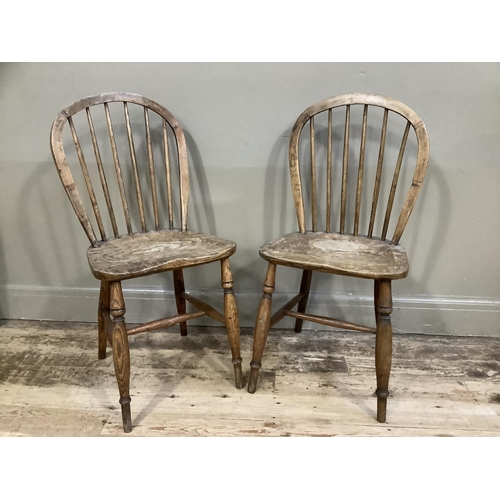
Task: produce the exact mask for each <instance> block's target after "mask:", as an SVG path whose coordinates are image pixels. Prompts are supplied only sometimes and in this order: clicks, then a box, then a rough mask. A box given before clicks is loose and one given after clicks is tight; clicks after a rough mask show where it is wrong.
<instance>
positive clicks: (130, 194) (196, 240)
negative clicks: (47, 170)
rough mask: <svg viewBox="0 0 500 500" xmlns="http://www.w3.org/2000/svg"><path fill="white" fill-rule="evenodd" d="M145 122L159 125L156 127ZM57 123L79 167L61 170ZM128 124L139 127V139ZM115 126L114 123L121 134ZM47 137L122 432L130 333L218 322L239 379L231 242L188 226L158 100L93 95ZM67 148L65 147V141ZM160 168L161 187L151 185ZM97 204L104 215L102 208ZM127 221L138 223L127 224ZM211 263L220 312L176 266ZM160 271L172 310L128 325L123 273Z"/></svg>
mask: <svg viewBox="0 0 500 500" xmlns="http://www.w3.org/2000/svg"><path fill="white" fill-rule="evenodd" d="M91 108H92V114H91ZM99 108H100V109H99ZM79 112H82V113H80V114H79V115H78V116H77V114H78V113H79ZM113 113H116V116H120V117H121V120H120V124H118V125H117V123H118V122H117V120H116V116H115V120H113V121H114V122H115V124H114V125H113V122H112V118H111V117H112V115H113ZM96 117H97V118H96ZM77 118H79V119H80V122H81V130H82V132H81V133H79V134H78V135H77V128H78V127H77V125H76V122H77ZM135 118H136V119H135ZM98 119H100V120H101V121H100V122H99V120H98ZM98 122H99V123H101V124H102V125H101V126H100V127H99V126H98V125H97V123H98ZM153 122H155V124H157V125H158V127H157V128H155V127H154V124H153ZM66 125H68V127H67V128H69V132H67V133H68V135H70V136H71V138H72V141H71V139H70V138H68V139H69V141H70V143H71V142H73V144H74V149H75V150H74V151H71V152H72V153H73V156H74V160H75V162H76V163H79V164H80V167H81V172H79V171H78V170H79V169H78V168H77V169H76V171H75V170H74V171H73V172H72V171H71V170H70V168H69V161H68V155H67V154H66V153H65V150H64V148H63V131H64V128H65V126H66ZM134 129H135V132H136V134H135V138H134V133H133V130H134ZM137 130H140V131H141V133H140V134H139V138H138V136H137ZM115 131H118V132H120V131H121V132H122V134H121V136H119V134H117V133H115ZM101 133H104V135H106V136H109V137H106V143H107V147H104V146H106V143H105V142H104V141H103V142H99V141H98V137H99V136H100V135H101ZM64 136H66V134H64ZM82 136H84V139H86V142H85V140H84V139H82V138H81V137H82ZM79 137H80V138H79ZM120 140H121V142H120ZM122 143H123V144H122ZM50 144H51V149H52V155H53V157H54V162H55V164H56V167H57V170H58V172H59V176H60V178H61V181H62V183H63V185H64V188H65V190H66V194H67V195H68V197H69V200H70V202H71V205H72V206H73V209H74V210H75V212H76V215H77V216H78V219H79V220H80V223H81V225H82V226H83V229H84V230H85V233H86V235H87V237H88V239H89V240H90V247H89V249H88V250H87V257H88V262H89V265H90V269H91V271H92V274H93V275H94V276H95V277H96V278H97V279H99V280H101V291H100V296H99V307H98V313H97V318H98V339H99V348H98V356H99V359H104V358H105V357H106V343H107V342H109V343H110V345H111V346H112V348H113V361H114V365H115V372H116V379H117V381H118V388H119V391H120V404H121V409H122V418H123V429H124V431H125V432H130V431H131V430H132V422H131V415H130V400H131V398H130V394H129V380H130V353H129V343H128V336H129V335H135V334H137V333H141V332H145V331H150V330H154V329H157V328H163V327H167V326H170V325H175V324H180V331H181V335H187V327H186V321H188V320H190V319H193V318H198V317H200V316H203V315H207V316H209V317H210V318H213V319H215V320H217V321H219V322H220V323H222V324H224V325H226V329H227V334H228V337H229V344H230V346H231V352H232V362H233V365H234V375H235V380H236V387H237V388H238V389H241V388H242V387H243V380H242V371H241V357H240V340H239V335H240V328H239V319H238V311H237V307H236V301H235V297H234V293H233V279H232V275H231V269H230V266H229V257H230V256H231V255H232V254H233V253H234V252H235V251H236V244H235V243H234V242H232V241H227V240H224V239H221V238H217V237H215V236H209V235H207V234H202V233H198V232H195V231H190V230H188V226H187V209H188V198H189V175H188V158H187V149H186V141H185V137H184V132H183V130H182V128H181V126H180V125H179V123H178V122H177V121H176V120H175V118H174V117H173V116H172V114H171V113H170V112H169V111H167V110H166V109H165V108H164V107H163V106H160V105H159V104H158V103H156V102H154V101H152V100H150V99H147V98H146V97H142V96H140V95H136V94H129V93H106V94H100V95H95V96H91V97H87V98H85V99H82V100H80V101H78V102H75V103H73V104H71V105H70V106H68V107H67V108H65V109H63V110H62V111H61V112H60V113H59V114H58V115H57V117H56V119H55V121H54V123H53V125H52V130H51V134H50ZM136 144H139V145H140V146H141V147H142V153H143V154H142V156H143V157H144V161H143V162H141V155H140V154H139V153H140V152H141V150H139V149H138V148H136ZM172 144H173V146H172ZM120 145H123V147H125V149H126V155H123V157H126V158H128V161H126V162H125V161H122V158H120V156H119V151H120V147H119V146H120ZM85 147H87V149H88V151H89V152H90V154H91V155H93V156H95V167H94V170H93V171H92V170H91V169H90V168H89V166H88V164H87V160H86V158H85ZM67 149H68V150H69V149H71V150H73V146H71V148H67ZM106 152H107V154H108V157H109V164H110V165H112V166H111V167H109V169H110V170H111V171H108V172H106V170H107V169H106V165H107V163H106V159H105V153H106ZM155 152H156V155H157V156H161V158H162V159H161V161H160V162H158V161H156V164H155V158H154V157H155ZM87 156H89V155H88V154H87ZM172 157H173V158H172ZM77 159H78V160H77ZM125 163H127V164H128V167H129V168H128V169H125V168H123V170H122V165H123V166H125ZM141 163H144V165H141ZM159 163H161V164H162V167H161V168H158V166H157V165H158V164H159ZM173 164H174V165H175V164H177V166H178V168H177V169H175V168H172V165H173ZM141 167H142V168H141ZM77 173H78V175H80V177H83V182H84V183H85V186H86V188H87V193H88V201H87V200H86V201H87V205H88V204H89V202H90V206H91V208H86V206H85V202H84V201H83V199H82V197H81V196H80V194H79V191H78V189H77V186H76V183H75V180H74V179H75V177H74V174H75V175H76V174H77ZM124 173H125V174H128V178H127V177H126V176H124V175H123V174H124ZM160 174H161V176H162V178H163V180H164V182H162V185H164V186H165V189H160V190H158V184H159V181H158V179H159V178H160ZM96 179H98V180H97V181H96ZM176 179H177V183H178V184H179V191H178V193H179V197H177V196H174V194H173V193H174V190H173V185H174V184H176ZM127 180H128V183H127ZM141 181H142V182H141ZM99 182H100V184H101V188H102V190H101V189H99V190H97V189H94V185H95V184H99ZM113 188H114V189H115V191H113ZM114 195H116V196H114ZM98 198H100V201H101V205H104V203H103V202H105V206H104V207H103V210H101V209H100V208H99V203H98V201H99V200H98ZM148 198H149V199H148ZM116 200H120V201H121V209H122V210H120V207H119V206H118V208H117V207H115V206H114V205H115V204H116V203H115V204H114V203H113V201H116ZM120 201H118V205H119V204H120ZM162 203H163V205H164V206H165V208H164V209H162ZM167 206H168V209H167ZM133 209H135V210H133ZM179 211H180V217H179ZM92 212H93V215H94V222H95V223H96V224H97V228H98V230H99V236H96V232H95V230H94V228H95V225H94V223H93V222H91V219H90V217H89V213H92ZM105 212H107V214H108V215H109V217H105V216H104V214H105ZM120 212H122V213H120ZM122 215H123V218H122V217H121V216H122ZM119 216H120V217H119ZM174 216H175V217H174ZM120 219H121V220H120ZM175 220H177V221H179V225H178V226H176V225H175ZM120 222H121V223H122V225H123V222H124V223H125V227H126V229H125V231H122V232H120V229H119V227H120ZM134 224H135V225H136V226H137V227H136V230H135V231H134V229H133V226H134ZM216 261H220V263H221V277H222V288H223V289H224V315H222V314H221V313H219V312H218V311H217V310H216V309H214V308H213V307H211V306H210V305H208V304H206V303H205V302H203V301H201V300H199V299H197V298H194V297H192V296H191V295H189V294H188V293H186V292H185V289H184V278H183V271H182V270H183V269H184V268H186V267H192V266H198V265H201V264H207V263H210V262H216ZM164 271H173V280H174V290H175V300H176V305H177V312H178V314H177V315H175V316H171V317H167V318H164V319H160V320H157V321H152V322H150V323H146V324H144V325H141V326H136V327H134V328H128V327H127V326H126V324H125V320H124V316H125V301H124V298H123V294H122V285H121V283H122V281H123V280H127V279H130V278H137V277H139V276H147V275H151V274H154V273H160V272H164ZM186 301H188V302H190V303H191V304H192V305H193V306H195V307H196V309H197V311H196V312H193V313H186ZM110 316H111V317H112V320H111V318H110Z"/></svg>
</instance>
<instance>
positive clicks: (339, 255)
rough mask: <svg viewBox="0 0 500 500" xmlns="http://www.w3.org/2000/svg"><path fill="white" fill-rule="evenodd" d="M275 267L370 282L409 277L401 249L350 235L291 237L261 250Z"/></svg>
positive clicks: (399, 246)
mask: <svg viewBox="0 0 500 500" xmlns="http://www.w3.org/2000/svg"><path fill="white" fill-rule="evenodd" d="M259 253H260V255H261V257H262V258H264V259H266V260H267V261H269V262H273V263H275V264H281V265H284V266H291V267H298V268H301V269H309V270H313V271H324V272H329V273H334V274H342V275H346V276H356V277H360V278H369V279H380V278H386V279H400V278H404V277H406V275H407V274H408V258H407V256H406V251H405V249H404V248H403V247H402V246H401V245H391V244H390V243H389V242H387V241H381V240H379V239H371V238H367V237H365V236H352V235H349V234H337V233H322V232H306V233H291V234H287V235H285V236H283V237H281V238H278V239H277V240H274V241H271V242H270V243H267V244H265V245H263V246H262V247H261V248H260V252H259Z"/></svg>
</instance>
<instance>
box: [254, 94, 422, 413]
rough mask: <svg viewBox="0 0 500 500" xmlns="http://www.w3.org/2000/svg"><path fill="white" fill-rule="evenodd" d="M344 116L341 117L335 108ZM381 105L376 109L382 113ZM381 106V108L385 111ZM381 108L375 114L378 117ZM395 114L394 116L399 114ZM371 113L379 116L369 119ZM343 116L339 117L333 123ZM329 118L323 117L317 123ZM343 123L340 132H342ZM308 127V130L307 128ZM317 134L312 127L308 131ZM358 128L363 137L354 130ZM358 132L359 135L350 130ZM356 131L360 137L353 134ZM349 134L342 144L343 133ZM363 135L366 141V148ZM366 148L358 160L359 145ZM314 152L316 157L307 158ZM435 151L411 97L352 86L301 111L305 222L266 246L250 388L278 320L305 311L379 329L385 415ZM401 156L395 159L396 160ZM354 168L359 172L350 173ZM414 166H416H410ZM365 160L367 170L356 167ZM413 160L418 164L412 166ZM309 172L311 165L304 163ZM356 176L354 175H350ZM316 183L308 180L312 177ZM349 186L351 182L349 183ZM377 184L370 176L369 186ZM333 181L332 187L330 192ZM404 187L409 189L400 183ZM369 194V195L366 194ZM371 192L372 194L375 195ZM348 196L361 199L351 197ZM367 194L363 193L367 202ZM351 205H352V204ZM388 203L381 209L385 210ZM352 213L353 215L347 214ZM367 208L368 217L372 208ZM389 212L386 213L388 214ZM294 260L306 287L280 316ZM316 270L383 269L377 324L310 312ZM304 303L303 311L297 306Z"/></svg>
mask: <svg viewBox="0 0 500 500" xmlns="http://www.w3.org/2000/svg"><path fill="white" fill-rule="evenodd" d="M354 112H356V113H357V114H356V116H357V117H358V119H357V122H356V125H354V124H353V123H352V116H351V115H352V114H353V113H354ZM334 113H335V116H336V117H337V115H338V119H336V120H333V118H332V117H333V114H334ZM372 115H375V116H372ZM377 115H379V116H378V117H377ZM369 116H370V117H371V120H369V119H368V117H369ZM389 116H390V119H389ZM320 119H322V120H323V121H322V123H323V124H324V125H323V127H322V128H321V130H315V123H318V122H320ZM369 122H370V126H369V125H368V123H369ZM393 122H394V126H395V127H396V128H397V129H398V132H397V133H396V132H394V133H393V132H392V127H391V132H388V123H391V124H392V123H393ZM306 123H308V124H309V127H308V128H309V134H301V133H302V131H303V129H304V126H305V125H306ZM333 123H335V127H334V126H333ZM318 128H319V127H318V126H316V129H318ZM334 129H335V133H334ZM410 129H413V131H414V132H415V137H413V138H412V141H413V143H412V144H414V148H413V158H414V160H415V162H416V168H415V170H414V173H413V178H412V179H411V180H410V179H408V183H409V184H410V187H409V191H408V192H407V195H406V198H404V192H403V193H401V194H403V197H402V198H401V204H402V210H401V213H400V215H399V218H398V219H397V222H396V223H395V224H394V222H392V226H395V227H394V231H393V233H392V237H391V238H390V239H386V238H387V234H388V230H389V228H390V222H391V212H392V209H393V205H394V203H395V200H396V198H397V196H396V194H399V193H400V192H398V193H396V189H397V186H398V180H399V179H400V177H401V175H400V174H401V172H402V165H404V164H406V163H407V162H405V161H404V155H405V149H407V142H408V137H409V135H410ZM301 135H302V143H303V142H304V141H308V143H309V144H308V145H309V147H308V148H305V149H308V150H309V151H308V153H306V154H304V155H301V151H299V141H300V139H301ZM304 136H306V137H304ZM307 136H308V137H307ZM352 136H355V137H352ZM350 138H351V139H350ZM354 138H355V139H356V141H355V142H356V147H355V145H354V144H353V139H354ZM368 139H369V140H370V141H372V140H374V142H376V145H375V146H374V147H373V149H372V150H371V152H372V159H373V161H372V162H371V163H372V164H373V165H374V166H375V164H376V169H375V168H373V169H371V170H370V172H369V171H368V168H365V163H367V164H368V162H367V161H366V160H367V159H368V156H369V154H368V150H367V144H368V142H369V141H368ZM337 142H338V143H339V145H338V147H335V146H336V143H337ZM389 142H390V144H391V145H394V146H395V147H394V159H395V160H396V161H395V167H394V169H388V168H387V167H386V166H385V165H384V156H387V154H386V149H387V148H386V144H388V143H389ZM319 143H322V144H323V145H324V149H323V157H324V158H323V162H322V165H323V166H324V165H325V164H326V168H325V170H326V172H325V177H326V178H325V177H323V179H325V181H326V182H323V183H322V185H324V186H325V188H326V189H324V190H321V191H322V192H320V191H318V178H319V176H318V174H317V164H318V161H317V156H318V150H317V149H318V148H317V147H316V145H317V144H319ZM358 145H359V149H358ZM358 151H359V156H358V158H357V161H356V162H354V161H352V160H353V158H352V157H353V155H354V153H355V152H358ZM304 156H305V157H307V156H308V157H309V158H308V160H307V161H305V158H304ZM365 157H366V158H365ZM428 157H429V142H428V137H427V131H426V129H425V126H424V124H423V122H422V120H421V119H420V118H419V117H418V116H417V115H416V114H415V113H414V112H413V111H412V110H411V109H410V108H408V107H407V106H405V105H404V104H402V103H400V102H398V101H396V100H394V99H390V98H387V97H382V96H376V95H368V94H346V95H341V96H337V97H332V98H330V99H326V100H324V101H321V102H319V103H317V104H315V105H313V106H311V107H310V108H308V109H306V110H305V111H304V112H303V113H302V114H301V115H300V116H299V118H298V119H297V121H296V123H295V125H294V127H293V130H292V134H291V136H290V146H289V164H290V175H291V180H292V190H293V199H294V204H295V209H296V212H297V219H298V225H299V232H296V233H291V234H287V235H286V236H283V237H281V238H278V239H276V240H274V241H272V242H270V243H267V244H265V245H263V246H262V247H261V248H260V252H259V253H260V256H261V257H262V258H264V259H265V260H267V261H268V262H269V264H268V268H267V273H266V276H265V280H264V286H263V288H262V290H263V292H264V293H263V295H262V300H261V303H260V307H259V312H258V316H257V321H256V326H255V331H254V343H253V358H252V362H251V363H250V366H251V374H250V380H249V383H248V392H250V393H253V392H255V390H256V387H257V378H258V374H259V369H260V368H261V359H262V353H263V351H264V346H265V343H266V339H267V335H268V331H269V328H270V327H272V326H273V325H275V324H276V323H278V321H280V320H281V319H283V318H284V317H285V316H290V317H292V318H295V331H296V332H298V333H299V332H300V331H301V329H302V322H303V321H304V320H308V321H313V322H316V323H320V324H323V325H328V326H332V327H336V328H343V329H352V330H357V331H361V332H371V333H375V334H376V346H375V368H376V376H377V420H378V421H379V422H385V420H386V406H387V397H388V396H389V391H388V384H389V375H390V368H391V358H392V328H391V319H390V315H391V312H392V292H391V282H392V280H395V279H401V278H404V277H406V275H407V274H408V259H407V256H406V252H405V249H404V248H403V247H402V246H401V245H400V244H399V240H400V238H401V235H402V234H403V231H404V229H405V226H406V224H407V222H408V219H409V217H410V214H411V212H412V210H413V207H414V205H415V201H416V199H417V196H418V194H419V191H420V188H421V186H422V182H423V180H424V176H425V173H426V170H427V162H428ZM334 160H336V163H337V164H338V167H339V168H338V169H337V172H338V174H337V175H338V182H337V185H338V186H339V190H340V199H338V198H337V200H336V203H337V209H338V212H339V218H338V221H339V224H338V230H335V231H334V230H332V220H333V219H332V215H331V214H332V208H333V207H332V191H333V188H332V184H333V183H332V176H333V175H334V174H335V170H334V169H333V164H334V163H335V161H334ZM305 163H308V164H309V166H310V172H309V179H310V189H309V195H310V196H309V198H310V200H311V210H310V214H311V226H310V227H311V229H312V230H306V213H305V208H304V195H305V193H304V191H305V190H303V186H302V181H301V166H302V170H304V166H303V164H305ZM393 164H394V163H393ZM349 167H351V168H353V167H354V170H355V173H356V177H354V176H353V175H351V176H350V177H348V173H349V171H350V170H351V169H350V168H349ZM405 169H406V168H405ZM356 170H357V172H356ZM411 172H412V170H409V174H408V175H411ZM368 173H370V174H371V177H372V178H373V187H372V188H371V189H367V188H366V180H365V178H366V177H369V176H368ZM383 174H385V176H387V175H388V176H389V183H388V184H386V186H390V189H389V188H387V189H386V191H388V192H387V193H386V194H387V205H386V209H385V212H384V213H383V214H380V213H379V217H378V218H377V207H378V205H379V204H380V201H381V199H382V196H381V186H382V185H383V183H382V178H383V177H385V176H384V175H383ZM302 175H303V177H302V178H303V179H304V178H305V177H306V174H304V173H302ZM348 179H349V180H351V181H352V182H351V183H350V184H349V183H348ZM307 187H308V186H307ZM349 187H350V188H351V189H349ZM369 187H370V186H369ZM325 191H326V192H325ZM400 191H401V190H400ZM363 195H364V196H363ZM367 195H368V196H369V195H371V202H369V199H368V200H367V199H366V198H367ZM320 197H323V198H326V216H325V219H324V221H325V226H324V227H325V231H321V230H320V229H319V226H318V218H319V216H318V208H317V207H318V200H319V198H320ZM348 201H350V202H351V205H348ZM362 202H363V203H362ZM349 208H350V211H349ZM379 212H380V211H379ZM348 215H350V216H351V217H350V221H352V224H351V223H349V224H348V221H347V219H348V218H349V217H347V216H348ZM362 215H364V217H362ZM382 215H383V217H381V216H382ZM361 219H363V221H364V222H365V224H364V227H365V229H366V232H362V225H361V222H362V221H361ZM376 222H378V223H379V224H378V225H379V226H381V231H380V233H378V234H380V237H375V227H376V226H377V224H376ZM278 264H280V265H282V266H289V267H295V268H299V269H302V270H303V272H302V281H301V284H300V291H299V293H298V295H296V296H295V297H294V298H292V299H291V300H289V301H288V302H287V303H286V304H285V305H284V306H283V307H281V308H280V309H279V310H278V311H277V312H276V313H275V314H274V315H273V316H271V304H272V294H273V292H274V289H275V277H276V266H277V265H278ZM313 271H320V272H323V273H332V274H339V275H344V276H353V277H357V278H365V279H373V280H374V282H375V294H374V295H375V318H376V328H372V327H370V326H364V325H359V324H355V323H350V322H347V321H341V320H337V319H332V318H327V317H324V316H317V315H312V314H306V312H305V311H306V306H307V300H308V296H309V290H310V286H311V278H312V274H313ZM297 304H298V308H297V311H293V310H292V309H293V308H294V306H295V305H297Z"/></svg>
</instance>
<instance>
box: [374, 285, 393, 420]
mask: <svg viewBox="0 0 500 500" xmlns="http://www.w3.org/2000/svg"><path fill="white" fill-rule="evenodd" d="M378 287H379V289H378V298H377V299H376V300H377V313H378V316H377V338H376V341H375V371H376V373H377V420H378V421H379V422H381V423H384V422H385V419H386V410H387V398H388V397H389V376H390V373H391V362H392V326H391V313H392V292H391V281H390V280H380V282H379V285H378Z"/></svg>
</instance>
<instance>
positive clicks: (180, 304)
mask: <svg viewBox="0 0 500 500" xmlns="http://www.w3.org/2000/svg"><path fill="white" fill-rule="evenodd" d="M174 290H175V303H176V304H177V314H186V299H184V298H183V297H181V293H184V292H185V291H186V290H185V288H184V275H183V274H182V269H174ZM179 325H180V327H181V335H182V336H183V337H185V336H186V335H187V323H186V322H185V321H184V322H183V323H179Z"/></svg>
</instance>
